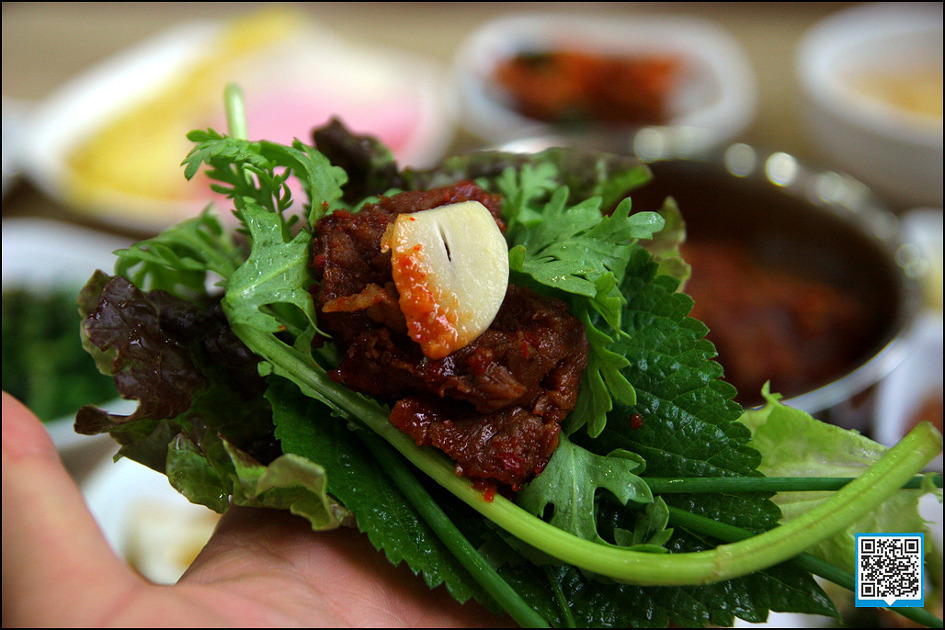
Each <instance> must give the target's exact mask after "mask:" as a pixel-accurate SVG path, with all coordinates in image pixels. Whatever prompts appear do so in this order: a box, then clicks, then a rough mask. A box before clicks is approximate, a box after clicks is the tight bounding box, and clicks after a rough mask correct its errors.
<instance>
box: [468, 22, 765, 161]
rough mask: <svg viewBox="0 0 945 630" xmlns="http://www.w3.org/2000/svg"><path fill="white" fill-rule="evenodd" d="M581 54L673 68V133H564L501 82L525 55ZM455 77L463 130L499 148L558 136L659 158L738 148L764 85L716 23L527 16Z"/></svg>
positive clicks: (474, 47) (597, 127) (625, 129)
mask: <svg viewBox="0 0 945 630" xmlns="http://www.w3.org/2000/svg"><path fill="white" fill-rule="evenodd" d="M555 51H576V52H579V53H585V54H588V55H592V56H597V57H599V58H605V57H606V58H611V59H612V58H623V59H644V60H645V59H652V58H655V57H660V58H664V59H665V58H672V59H674V60H676V61H677V62H678V67H677V70H676V72H675V85H674V87H672V88H671V89H670V90H668V91H667V93H666V99H667V100H666V104H665V109H666V113H667V114H668V116H669V118H668V120H667V121H666V122H665V123H664V124H644V125H605V124H597V123H594V122H590V121H589V122H587V123H584V124H581V125H580V126H579V127H577V126H563V125H559V124H552V123H548V122H543V121H541V120H538V119H536V118H531V117H529V116H526V115H524V114H522V113H521V111H520V110H519V108H518V106H517V105H516V104H515V103H513V101H512V100H511V98H510V94H509V92H508V91H507V90H506V89H504V88H503V87H502V86H500V85H499V84H498V83H497V81H496V78H495V71H496V68H497V66H498V65H499V64H500V63H502V62H504V61H507V60H509V59H511V58H514V57H516V56H517V55H520V54H525V55H533V54H538V55H540V54H544V53H549V52H555ZM454 72H455V74H456V79H457V83H458V91H459V99H458V100H459V104H458V107H459V108H460V110H461V117H460V119H461V120H462V122H463V124H464V125H465V126H466V127H467V129H468V130H469V131H470V132H472V133H473V134H475V135H477V136H479V137H480V138H482V139H483V140H485V141H486V142H488V143H489V144H491V145H500V144H504V143H506V142H509V141H512V140H515V139H520V138H525V137H535V136H548V135H556V136H557V138H558V144H566V145H572V146H580V147H583V148H588V149H596V150H603V151H610V152H614V153H620V154H627V153H633V154H637V155H639V154H644V155H648V156H650V157H666V156H670V155H674V156H681V155H693V154H696V153H700V152H703V151H706V150H710V149H712V148H714V147H719V146H723V145H725V144H727V143H729V142H730V141H731V140H732V139H733V138H734V137H735V136H737V135H738V134H739V133H740V132H741V131H742V130H743V129H745V128H746V127H747V126H748V125H749V123H750V122H751V121H752V119H753V117H754V114H755V109H756V94H755V80H754V75H753V73H752V70H751V68H750V66H749V64H748V61H747V60H746V57H745V56H744V54H743V53H742V51H741V49H740V48H739V47H738V45H737V44H736V43H735V42H734V40H732V39H731V38H730V37H729V36H728V35H727V34H726V33H725V32H724V31H722V30H721V29H720V28H718V27H717V26H715V25H714V24H712V23H710V22H705V21H702V20H698V19H695V18H687V17H675V16H645V15H641V16H633V17H619V16H606V17H589V16H583V17H582V16H565V15H561V14H543V13H527V14H521V15H512V16H508V17H503V18H499V19H497V20H494V21H492V22H489V23H487V24H485V25H484V26H483V27H482V28H480V29H479V30H477V31H475V32H474V33H473V34H472V35H471V36H470V37H469V38H468V39H467V40H466V41H465V42H464V43H463V45H462V46H461V47H460V50H459V51H458V53H457V55H456V57H455V61H454Z"/></svg>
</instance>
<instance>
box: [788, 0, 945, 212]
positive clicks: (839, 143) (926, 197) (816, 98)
mask: <svg viewBox="0 0 945 630" xmlns="http://www.w3.org/2000/svg"><path fill="white" fill-rule="evenodd" d="M796 63H797V73H798V77H799V80H800V84H801V88H802V91H803V95H804V98H805V100H806V116H807V119H808V124H809V126H810V129H809V131H810V134H811V136H812V139H813V140H814V142H816V143H817V145H818V146H819V147H820V149H821V150H822V152H823V153H824V158H825V160H827V161H829V163H830V165H831V166H833V167H835V168H839V169H842V170H845V171H847V172H849V173H850V174H851V175H854V176H856V177H857V178H859V179H861V180H863V181H864V182H865V183H867V184H869V185H870V186H872V187H873V188H875V189H877V190H878V191H879V192H881V193H883V194H885V195H887V196H888V197H889V198H890V200H891V201H894V202H895V203H897V204H901V205H903V206H919V205H930V206H941V205H942V110H941V107H942V4H941V3H922V4H911V3H896V4H885V3H882V4H868V5H865V6H860V7H856V8H853V9H848V10H846V11H843V12H840V13H838V14H836V15H833V16H831V17H829V18H827V19H825V20H824V21H822V22H821V23H819V24H817V25H815V26H814V27H813V28H812V29H811V30H810V31H809V32H808V33H807V34H806V35H805V36H804V38H803V39H802V41H801V43H800V46H799V48H798V53H797V59H796ZM877 82H879V83H890V82H891V83H892V84H893V85H894V86H895V89H894V92H895V95H896V96H895V97H894V98H892V99H888V98H886V97H884V96H881V94H883V93H885V92H883V91H881V90H880V89H879V88H878V87H876V84H877ZM920 92H921V94H920ZM907 95H910V98H911V99H913V101H912V102H914V103H921V104H925V105H928V104H929V103H930V102H931V108H932V112H933V113H931V114H929V113H922V111H923V110H922V108H920V107H918V105H913V106H906V105H904V104H902V102H900V101H901V99H902V98H905V97H906V96H907ZM936 109H937V113H935V110H936Z"/></svg>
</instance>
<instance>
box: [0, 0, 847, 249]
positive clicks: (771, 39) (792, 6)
mask: <svg viewBox="0 0 945 630" xmlns="http://www.w3.org/2000/svg"><path fill="white" fill-rule="evenodd" d="M851 4H853V3H843V2H826V3H789V2H757V3H755V2H751V3H745V2H721V3H699V2H681V3H679V2H677V3H649V2H640V3H636V2H606V3H604V2H600V3H598V2H592V3H540V4H536V3H519V2H504V3H446V2H443V3H439V2H437V3H419V2H418V3H412V2H394V3H387V2H379V3H373V2H344V3H302V4H299V5H295V6H298V7H301V8H302V9H303V10H305V11H307V12H309V13H310V14H311V15H312V16H313V17H314V18H315V19H316V20H318V21H319V22H321V23H322V24H324V25H325V26H326V27H328V28H329V29H332V30H334V31H336V32H337V33H338V34H340V35H341V36H343V37H346V38H349V39H351V40H353V41H368V42H373V43H378V44H383V45H390V46H394V47H398V48H401V49H403V50H405V51H407V52H412V53H417V54H421V55H425V56H428V57H430V58H432V59H435V60H438V61H440V62H442V63H443V64H449V63H450V62H451V60H452V58H453V56H454V55H455V53H456V51H457V50H458V48H459V46H460V44H461V43H462V41H463V40H464V38H465V37H467V36H468V35H469V34H470V33H471V32H472V31H473V30H474V29H476V28H477V27H478V26H480V25H482V24H483V23H485V22H486V21H488V20H491V19H494V18H496V17H499V16H501V15H503V14H507V13H513V12H518V11H532V10H541V11H560V12H562V13H573V14H605V15H606V14H613V15H621V16H632V15H633V14H676V15H681V14H683V15H692V16H696V17H700V18H704V19H708V20H711V21H713V22H715V23H716V24H717V25H719V26H721V27H722V28H723V29H725V30H726V31H728V33H729V34H730V35H731V36H732V37H733V38H734V39H735V40H736V41H737V42H738V44H740V45H741V46H742V48H743V50H744V52H745V53H746V55H747V57H748V59H749V61H750V63H751V65H752V68H753V70H754V72H755V75H756V77H757V81H758V85H757V88H758V97H759V101H758V111H757V115H756V118H755V119H754V121H753V123H752V124H751V125H750V126H749V127H748V128H747V129H746V131H745V132H744V134H743V135H742V137H740V138H738V140H740V141H744V142H746V143H749V144H752V145H755V146H757V147H759V148H764V149H773V150H779V151H785V152H788V153H791V154H793V155H795V156H796V157H798V158H801V159H811V160H817V159H818V155H817V152H816V149H815V148H814V147H813V146H812V144H811V142H810V138H809V136H808V135H807V133H806V129H805V126H804V123H803V119H802V115H801V109H800V96H799V87H798V84H797V78H796V73H795V70H794V56H795V52H796V49H797V45H798V42H799V41H800V39H801V37H802V35H803V34H804V32H805V31H806V30H807V29H808V28H809V27H810V26H811V25H813V24H814V23H816V22H817V21H818V20H820V19H822V18H824V17H825V16H827V15H829V14H832V13H834V12H836V11H840V10H842V9H844V8H846V7H848V6H850V5H851ZM258 8H259V5H258V4H255V3H238V4H237V3H4V4H3V24H2V29H3V40H2V46H3V79H2V83H3V90H2V94H3V98H4V99H5V100H6V99H12V100H13V101H14V102H25V103H26V104H29V103H31V102H39V101H42V100H43V99H44V98H46V97H48V96H49V95H51V94H53V93H54V92H55V91H56V90H57V88H59V87H60V86H61V85H62V84H63V83H65V82H66V81H68V80H69V79H71V78H72V77H74V76H76V75H78V74H80V73H82V72H84V71H85V70H87V69H89V68H91V67H92V66H94V65H96V64H97V63H99V62H102V61H104V60H106V59H108V58H109V57H111V56H113V55H115V54H116V53H119V52H121V51H122V50H124V49H127V48H128V47H130V46H133V45H135V44H137V43H139V42H141V41H143V40H145V39H147V38H149V37H151V36H153V35H155V34H157V33H160V32H161V31H163V30H166V29H168V28H169V27H172V26H174V25H175V24H177V23H179V22H182V21H185V20H192V19H195V18H219V17H227V16H235V15H238V14H243V13H247V12H250V11H253V10H256V9H258ZM315 122H316V121H313V123H315ZM477 146H479V145H478V143H477V141H476V139H475V138H472V137H470V136H469V135H468V134H465V133H463V132H462V131H461V130H457V134H456V136H455V138H454V140H453V146H452V151H453V152H456V151H462V150H466V149H471V148H476V147H477ZM12 216H40V217H47V218H55V219H61V220H64V221H71V222H76V223H85V224H88V219H84V218H79V217H76V216H75V215H73V214H71V213H69V212H68V210H67V209H66V208H64V207H62V206H61V205H60V204H58V203H57V202H55V201H53V200H50V199H49V198H47V197H45V196H44V195H42V194H41V193H40V192H38V191H37V190H36V189H34V188H32V187H31V186H30V185H29V183H28V182H20V183H19V185H17V186H15V187H14V188H13V190H11V192H10V193H9V195H8V196H7V197H6V198H5V199H4V201H3V217H4V218H7V217H12ZM92 227H100V228H107V229H110V230H112V231H116V230H120V228H116V227H115V226H95V225H93V226H92ZM131 236H136V235H134V234H131Z"/></svg>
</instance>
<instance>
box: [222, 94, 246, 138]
mask: <svg viewBox="0 0 945 630" xmlns="http://www.w3.org/2000/svg"><path fill="white" fill-rule="evenodd" d="M223 102H224V104H225V108H226V125H227V129H228V130H229V133H230V137H231V138H237V139H238V140H249V133H248V130H247V128H246V106H245V104H244V102H243V91H242V90H241V89H240V86H238V85H237V84H235V83H227V85H226V87H225V88H223Z"/></svg>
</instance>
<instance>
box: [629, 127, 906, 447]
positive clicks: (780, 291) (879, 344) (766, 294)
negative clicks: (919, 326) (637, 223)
mask: <svg viewBox="0 0 945 630" xmlns="http://www.w3.org/2000/svg"><path fill="white" fill-rule="evenodd" d="M651 168H652V169H653V173H654V179H653V181H652V182H651V183H650V184H648V185H647V186H645V187H644V188H643V189H641V190H639V191H636V192H634V193H633V194H632V199H633V203H634V208H635V209H636V210H647V209H657V208H658V207H659V206H660V205H661V204H662V203H663V200H664V199H665V198H666V197H667V196H671V197H673V198H674V199H675V200H676V202H677V203H678V205H679V208H680V210H681V211H682V214H683V218H684V219H685V221H686V227H687V243H686V244H685V245H684V249H683V254H684V256H685V257H686V258H687V260H688V261H689V262H691V263H692V264H693V275H692V278H691V279H690V280H689V282H688V283H687V285H686V287H685V290H686V292H687V293H690V294H691V295H693V297H694V299H695V300H696V308H695V310H694V311H693V314H694V316H696V317H699V318H700V319H703V320H704V321H706V323H707V325H708V326H709V328H710V332H709V339H710V340H712V341H713V342H714V343H715V344H716V346H717V348H718V350H719V353H720V362H721V363H722V365H723V366H725V368H726V379H727V380H729V381H731V382H733V383H734V384H736V386H737V387H739V392H740V396H741V399H740V400H739V402H742V404H744V405H746V406H751V405H754V404H756V403H760V402H761V400H760V398H759V397H757V396H756V395H755V394H756V393H757V392H758V391H760V386H761V385H763V384H764V382H765V381H766V380H770V381H771V390H772V391H774V392H778V393H781V394H783V395H784V398H785V402H786V403H787V404H789V405H791V406H793V407H796V408H800V409H803V410H805V411H807V412H809V413H811V414H813V415H816V416H818V417H820V418H822V419H824V420H828V421H830V422H833V423H835V424H838V425H841V426H844V427H846V428H856V429H859V430H867V429H868V424H869V420H870V416H871V414H872V412H873V407H874V405H875V400H874V399H875V395H874V393H875V392H874V386H875V385H877V384H878V383H879V382H880V381H882V380H883V379H884V378H885V377H886V376H887V375H888V374H889V373H890V372H891V371H892V370H893V368H894V367H895V366H897V365H898V364H899V363H900V362H901V361H902V360H903V358H904V354H905V351H906V349H907V345H906V343H905V338H906V336H907V335H908V334H909V331H910V330H911V329H912V327H913V326H914V324H915V321H916V317H917V315H918V312H919V309H920V306H921V291H920V289H919V286H918V283H917V281H916V280H915V278H914V277H913V276H914V275H915V269H913V268H912V267H910V266H904V264H903V263H902V262H901V260H902V257H901V256H900V253H901V252H902V250H903V249H904V247H905V244H904V243H903V240H902V235H901V228H900V223H899V220H898V218H897V217H896V216H895V215H893V214H892V213H891V212H890V211H889V210H888V208H886V206H884V205H883V203H882V201H881V200H880V199H878V198H877V197H876V196H875V195H873V194H872V193H871V192H870V190H869V189H867V188H866V187H865V186H864V185H863V184H862V183H860V182H859V181H857V180H855V179H853V178H851V177H849V176H846V175H841V174H838V173H835V172H830V171H820V170H817V169H815V168H812V167H811V166H809V165H806V164H804V163H801V162H799V161H798V160H796V159H795V158H793V157H792V156H790V155H788V154H785V153H779V152H774V153H763V152H760V151H757V150H755V149H753V148H751V147H749V146H747V145H743V144H735V145H732V146H730V147H728V149H726V150H725V151H724V152H723V153H721V154H720V156H719V157H718V158H717V159H711V160H669V161H661V162H655V163H652V164H651ZM740 248H743V249H741V252H739V249H740ZM733 251H734V252H736V256H743V258H738V257H736V258H734V259H730V260H729V262H731V260H734V261H736V262H735V264H734V265H731V266H728V267H726V266H725V263H724V261H723V257H728V256H730V255H731V254H732V252H733ZM720 263H721V264H720ZM700 269H701V271H700Z"/></svg>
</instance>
